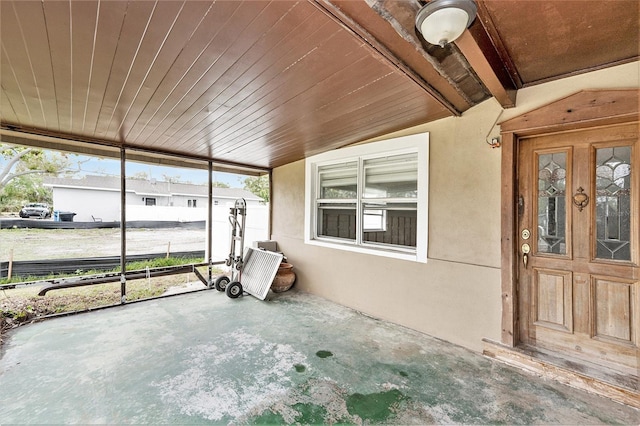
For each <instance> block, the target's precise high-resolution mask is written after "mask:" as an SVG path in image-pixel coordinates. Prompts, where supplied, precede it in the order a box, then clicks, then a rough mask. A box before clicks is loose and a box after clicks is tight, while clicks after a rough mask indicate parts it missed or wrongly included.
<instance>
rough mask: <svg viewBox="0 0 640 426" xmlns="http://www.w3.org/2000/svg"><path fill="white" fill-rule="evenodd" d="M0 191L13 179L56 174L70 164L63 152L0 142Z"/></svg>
mask: <svg viewBox="0 0 640 426" xmlns="http://www.w3.org/2000/svg"><path fill="white" fill-rule="evenodd" d="M0 155H1V156H2V159H3V161H2V163H4V164H1V163H0V191H2V190H3V189H4V188H5V187H6V186H7V185H8V184H9V182H11V181H12V180H13V179H17V178H19V177H22V176H27V175H43V174H58V173H60V172H62V171H63V170H65V169H68V168H69V166H70V161H69V159H68V158H67V156H66V155H64V154H50V153H45V152H44V151H43V150H41V149H36V148H25V147H17V146H9V145H2V144H0Z"/></svg>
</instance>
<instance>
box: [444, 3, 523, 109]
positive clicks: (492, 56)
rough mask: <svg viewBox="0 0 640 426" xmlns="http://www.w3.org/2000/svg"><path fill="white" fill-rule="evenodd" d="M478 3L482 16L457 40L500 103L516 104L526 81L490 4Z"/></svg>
mask: <svg viewBox="0 0 640 426" xmlns="http://www.w3.org/2000/svg"><path fill="white" fill-rule="evenodd" d="M476 4H477V5H478V16H477V17H476V19H475V21H474V22H473V24H471V26H470V27H469V29H468V30H467V31H465V32H464V33H463V34H462V36H460V38H459V39H458V40H456V41H455V44H456V46H457V47H458V49H460V51H461V52H462V54H463V55H464V56H465V58H466V59H467V61H468V62H469V65H471V67H472V68H473V70H474V71H475V72H476V74H478V77H480V79H481V80H482V83H483V84H484V85H485V86H486V87H487V89H488V90H489V91H490V92H491V94H492V95H493V97H495V98H496V100H497V101H498V102H499V103H500V105H502V107H503V108H512V107H514V106H515V104H516V93H517V90H518V89H519V88H521V87H522V81H521V80H520V77H519V75H518V73H517V71H516V68H515V66H514V64H513V63H512V61H511V58H510V56H509V54H508V52H507V50H506V49H505V47H504V45H503V43H502V40H501V39H500V35H499V34H498V31H497V29H496V26H495V24H494V22H493V20H492V19H491V16H490V14H489V12H488V11H487V7H486V6H485V4H484V2H483V1H476Z"/></svg>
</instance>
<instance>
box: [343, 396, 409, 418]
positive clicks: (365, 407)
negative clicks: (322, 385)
mask: <svg viewBox="0 0 640 426" xmlns="http://www.w3.org/2000/svg"><path fill="white" fill-rule="evenodd" d="M405 399H406V397H405V396H404V395H403V394H402V392H400V391H399V390H397V389H391V390H389V391H386V392H378V393H370V394H367V395H363V394H361V393H354V394H353V395H349V397H347V400H346V403H347V410H348V411H349V414H353V415H357V416H359V417H360V418H361V419H362V420H369V421H372V422H384V421H385V420H387V419H388V418H389V416H391V415H392V414H393V413H394V412H395V408H397V406H398V404H399V403H400V402H401V401H403V400H405Z"/></svg>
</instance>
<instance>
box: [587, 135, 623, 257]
mask: <svg viewBox="0 0 640 426" xmlns="http://www.w3.org/2000/svg"><path fill="white" fill-rule="evenodd" d="M595 167H596V258H598V259H613V260H631V147H629V146H619V147H614V148H601V149H597V150H596V165H595Z"/></svg>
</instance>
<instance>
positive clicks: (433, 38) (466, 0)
mask: <svg viewBox="0 0 640 426" xmlns="http://www.w3.org/2000/svg"><path fill="white" fill-rule="evenodd" d="M477 11H478V7H477V6H476V4H475V3H474V2H473V0H431V1H430V2H429V3H427V4H426V5H424V6H423V7H422V9H420V10H419V11H418V14H417V15H416V27H417V28H418V30H419V31H420V32H421V33H422V36H423V37H424V39H425V40H427V41H428V42H429V43H431V44H439V45H440V47H444V46H446V45H447V43H451V42H452V41H454V40H455V39H457V38H458V37H460V36H461V35H462V33H463V32H464V30H466V29H467V28H468V27H469V25H471V23H472V22H473V20H474V19H475V17H476V12H477Z"/></svg>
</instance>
